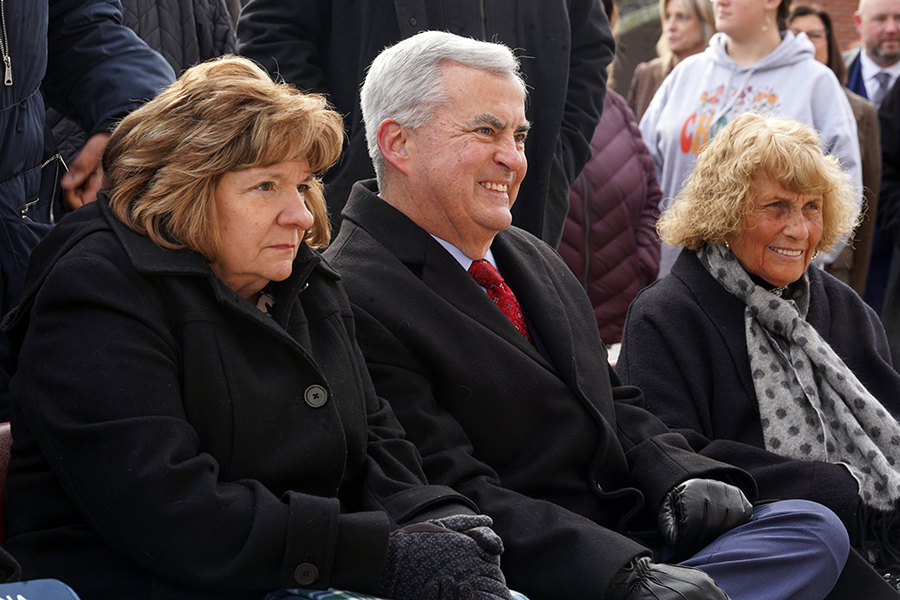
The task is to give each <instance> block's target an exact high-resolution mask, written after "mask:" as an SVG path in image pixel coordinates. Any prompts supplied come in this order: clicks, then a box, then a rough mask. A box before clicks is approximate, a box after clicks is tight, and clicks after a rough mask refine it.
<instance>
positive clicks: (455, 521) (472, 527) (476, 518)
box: [426, 515, 503, 556]
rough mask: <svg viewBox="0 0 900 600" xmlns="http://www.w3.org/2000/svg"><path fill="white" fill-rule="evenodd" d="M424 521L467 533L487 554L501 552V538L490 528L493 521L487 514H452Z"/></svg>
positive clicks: (498, 553) (498, 554) (496, 554)
mask: <svg viewBox="0 0 900 600" xmlns="http://www.w3.org/2000/svg"><path fill="white" fill-rule="evenodd" d="M426 523H431V524H432V525H437V526H438V527H443V528H445V529H449V530H450V531H456V532H458V533H461V534H463V535H467V536H469V537H470V538H472V539H473V540H475V541H476V542H477V543H478V546H479V547H480V548H481V549H482V550H484V551H485V552H487V553H488V554H493V555H495V556H500V555H501V554H503V540H501V539H500V536H499V535H497V534H496V533H495V532H494V530H493V529H491V527H492V526H493V525H494V522H493V521H492V520H491V518H490V517H489V516H487V515H453V516H450V517H444V518H442V519H430V520H428V521H426Z"/></svg>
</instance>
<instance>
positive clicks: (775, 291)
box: [769, 285, 788, 298]
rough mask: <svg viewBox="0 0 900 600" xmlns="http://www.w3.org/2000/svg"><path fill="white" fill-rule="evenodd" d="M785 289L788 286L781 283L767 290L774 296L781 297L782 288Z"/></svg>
mask: <svg viewBox="0 0 900 600" xmlns="http://www.w3.org/2000/svg"><path fill="white" fill-rule="evenodd" d="M786 289H788V286H786V285H783V286H781V287H777V288H772V289H771V290H769V291H770V292H772V293H773V294H775V295H776V296H778V297H779V298H781V295H782V294H783V293H784V290H786Z"/></svg>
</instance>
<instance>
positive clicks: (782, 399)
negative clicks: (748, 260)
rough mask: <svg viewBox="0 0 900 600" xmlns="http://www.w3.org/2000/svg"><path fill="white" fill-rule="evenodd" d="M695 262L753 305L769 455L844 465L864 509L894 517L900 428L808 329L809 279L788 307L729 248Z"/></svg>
mask: <svg viewBox="0 0 900 600" xmlns="http://www.w3.org/2000/svg"><path fill="white" fill-rule="evenodd" d="M697 255H698V257H699V258H700V262H701V263H702V264H703V266H704V267H706V270H707V271H709V273H710V274H711V275H712V276H713V277H714V278H715V279H716V281H718V282H719V283H720V284H721V285H722V287H724V288H725V289H726V290H728V291H729V292H731V293H732V294H733V295H735V296H737V297H738V298H740V299H741V300H742V301H743V302H744V303H745V304H746V305H747V308H746V310H745V311H744V317H745V322H746V333H747V353H748V354H749V355H750V370H751V372H752V373H753V385H754V387H755V389H756V397H757V400H758V401H759V413H760V418H761V420H762V427H763V437H764V439H765V445H766V450H769V451H770V452H774V453H775V454H779V455H781V456H785V457H788V458H793V459H797V460H821V461H827V462H830V463H834V464H842V465H844V466H846V467H847V468H848V469H849V470H850V473H851V474H852V475H853V477H854V478H855V479H856V481H857V482H858V483H859V496H860V498H861V499H862V500H863V501H864V502H865V503H866V504H868V505H869V506H872V507H874V508H877V509H880V510H891V509H892V508H893V507H894V506H896V501H897V499H898V498H900V472H898V470H897V467H896V461H897V459H900V425H898V424H897V421H896V420H894V418H893V417H892V416H891V415H890V414H889V413H888V412H887V411H886V410H885V409H884V408H883V407H882V406H881V404H880V403H879V402H878V400H876V399H875V398H874V397H873V396H872V395H871V394H870V393H869V392H868V390H866V388H865V387H863V385H862V384H861V383H860V382H859V380H858V379H857V378H856V376H855V375H854V374H853V372H852V371H851V370H850V369H849V368H848V367H847V365H846V364H844V361H843V360H841V358H840V357H839V356H838V355H837V354H836V353H835V352H834V350H832V348H831V346H829V345H828V343H826V342H825V340H823V339H822V337H821V336H820V335H819V332H817V331H816V330H815V329H814V328H813V326H812V325H810V324H809V323H807V322H806V313H807V310H808V308H809V276H808V275H807V274H806V273H804V274H803V277H802V278H801V279H800V280H798V281H797V282H796V283H795V284H793V285H792V288H794V294H793V298H792V299H790V300H787V299H782V298H780V297H778V296H776V295H775V294H773V293H771V292H769V291H767V290H766V289H764V288H762V287H760V286H758V285H756V284H755V283H754V282H753V281H752V280H751V279H750V276H749V275H748V274H747V272H746V271H744V269H743V268H742V267H741V265H740V263H739V262H738V261H737V259H736V258H735V257H734V255H733V254H732V253H731V252H730V251H729V250H728V249H726V248H725V247H724V246H722V245H720V244H707V245H706V246H704V247H703V248H701V249H700V250H698V251H697Z"/></svg>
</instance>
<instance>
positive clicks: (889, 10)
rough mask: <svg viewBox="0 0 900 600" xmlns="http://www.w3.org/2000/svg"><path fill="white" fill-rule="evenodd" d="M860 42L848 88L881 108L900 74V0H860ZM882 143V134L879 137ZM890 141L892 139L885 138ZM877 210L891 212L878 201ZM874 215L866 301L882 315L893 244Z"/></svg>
mask: <svg viewBox="0 0 900 600" xmlns="http://www.w3.org/2000/svg"><path fill="white" fill-rule="evenodd" d="M853 20H854V22H855V23H856V31H857V32H858V33H859V39H860V42H859V45H858V46H857V47H855V48H853V49H851V50H848V51H847V52H845V53H844V63H845V64H846V65H847V87H848V88H849V89H850V91H852V92H856V93H857V94H859V95H860V96H862V97H863V98H866V99H868V100H871V101H872V103H873V104H874V105H875V108H880V107H881V103H882V102H883V101H884V98H885V96H886V95H887V92H888V91H890V89H891V88H892V87H893V85H894V83H895V82H896V81H897V77H898V76H900V0H860V2H859V6H858V7H857V10H856V13H854V15H853ZM881 139H882V144H883V143H884V140H885V137H884V136H882V138H881ZM888 141H890V142H893V140H888ZM878 210H879V211H886V213H885V215H884V216H887V214H888V213H890V212H891V207H889V206H885V204H884V202H883V201H881V200H879V202H878ZM883 218H884V217H883V216H882V215H881V214H879V215H878V217H877V223H876V225H875V235H874V241H873V244H872V258H871V262H870V265H869V276H868V279H867V280H866V292H865V296H864V298H865V300H866V302H867V303H868V304H869V306H871V307H872V308H874V309H875V312H877V313H879V314H881V313H882V307H883V305H884V301H885V294H886V290H887V285H888V278H889V273H890V270H891V262H892V256H893V254H894V249H893V247H894V244H893V243H892V241H891V239H890V238H889V237H888V236H887V234H886V233H885V232H884V231H883V229H884V227H883Z"/></svg>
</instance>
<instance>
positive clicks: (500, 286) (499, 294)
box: [469, 259, 534, 344]
mask: <svg viewBox="0 0 900 600" xmlns="http://www.w3.org/2000/svg"><path fill="white" fill-rule="evenodd" d="M469 275H471V276H472V278H473V279H474V280H475V281H477V282H478V283H479V284H480V285H482V286H484V288H485V289H486V290H487V293H488V296H490V298H491V300H493V301H494V304H496V305H497V306H498V307H500V310H502V311H503V314H504V315H506V318H508V319H509V320H510V321H511V322H512V324H513V325H515V327H516V329H518V330H519V333H521V334H522V335H524V336H525V339H526V340H528V341H529V342H530V343H531V344H534V342H533V341H532V340H531V334H530V333H528V326H527V325H526V324H525V317H524V316H523V315H522V308H521V307H520V306H519V302H518V301H517V300H516V297H515V295H513V293H512V290H511V289H509V286H508V285H506V282H504V281H503V277H502V276H501V275H500V273H499V272H497V269H495V268H494V265H492V264H491V263H489V262H488V261H486V260H484V259H481V260H476V261H472V264H471V266H469Z"/></svg>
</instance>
